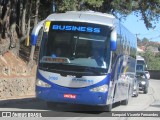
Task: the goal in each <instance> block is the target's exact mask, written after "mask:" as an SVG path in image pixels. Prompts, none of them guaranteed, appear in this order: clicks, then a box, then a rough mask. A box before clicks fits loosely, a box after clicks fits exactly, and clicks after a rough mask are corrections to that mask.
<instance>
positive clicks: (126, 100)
mask: <svg viewBox="0 0 160 120" xmlns="http://www.w3.org/2000/svg"><path fill="white" fill-rule="evenodd" d="M129 91H130V87H129V90H128V96H127V99H125V100H122V101H121V105H128V101H129Z"/></svg>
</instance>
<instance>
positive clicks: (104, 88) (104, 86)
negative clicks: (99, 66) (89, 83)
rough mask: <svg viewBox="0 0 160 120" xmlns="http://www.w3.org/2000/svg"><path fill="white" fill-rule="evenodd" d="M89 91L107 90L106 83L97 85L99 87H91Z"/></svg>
mask: <svg viewBox="0 0 160 120" xmlns="http://www.w3.org/2000/svg"><path fill="white" fill-rule="evenodd" d="M90 91H92V92H103V93H104V92H107V91H108V85H102V86H99V87H95V88H92V89H90Z"/></svg>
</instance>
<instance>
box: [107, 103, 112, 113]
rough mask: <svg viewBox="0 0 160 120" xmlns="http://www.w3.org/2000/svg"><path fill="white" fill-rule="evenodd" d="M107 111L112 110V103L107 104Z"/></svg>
mask: <svg viewBox="0 0 160 120" xmlns="http://www.w3.org/2000/svg"><path fill="white" fill-rule="evenodd" d="M106 111H107V112H111V111H112V104H109V105H107V106H106Z"/></svg>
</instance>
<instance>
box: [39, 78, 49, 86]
mask: <svg viewBox="0 0 160 120" xmlns="http://www.w3.org/2000/svg"><path fill="white" fill-rule="evenodd" d="M36 85H37V86H40V87H51V85H49V84H48V83H46V82H44V81H42V80H40V79H37V80H36Z"/></svg>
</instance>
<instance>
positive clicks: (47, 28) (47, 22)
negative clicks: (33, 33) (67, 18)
mask: <svg viewBox="0 0 160 120" xmlns="http://www.w3.org/2000/svg"><path fill="white" fill-rule="evenodd" d="M50 24H51V21H46V22H45V25H44V32H48V31H49V27H50Z"/></svg>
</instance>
